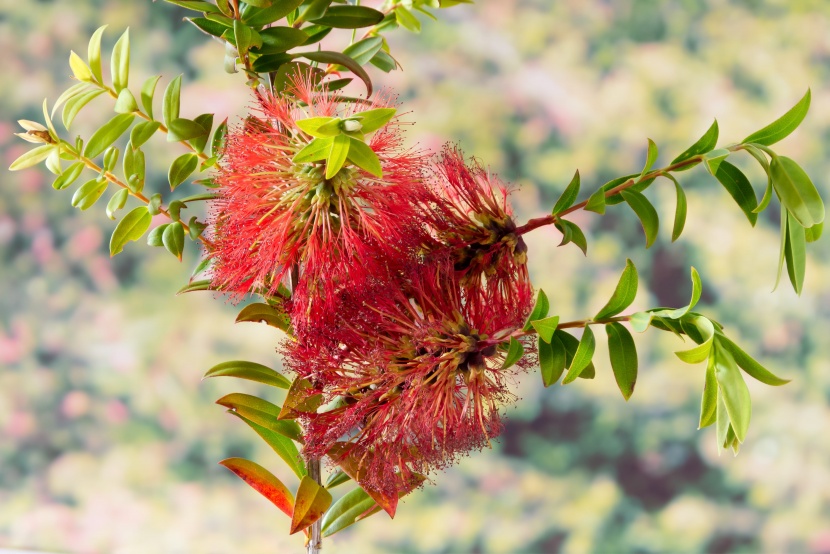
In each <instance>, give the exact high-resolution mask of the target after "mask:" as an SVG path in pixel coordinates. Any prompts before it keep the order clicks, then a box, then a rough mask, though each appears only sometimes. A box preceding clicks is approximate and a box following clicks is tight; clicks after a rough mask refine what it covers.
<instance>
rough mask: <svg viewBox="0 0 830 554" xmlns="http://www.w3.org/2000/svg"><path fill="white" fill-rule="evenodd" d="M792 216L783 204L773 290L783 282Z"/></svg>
mask: <svg viewBox="0 0 830 554" xmlns="http://www.w3.org/2000/svg"><path fill="white" fill-rule="evenodd" d="M790 217H792V216H791V215H790V213H789V212H788V211H787V208H785V207H784V206H781V241H780V242H781V246H780V249H779V254H778V273H777V274H776V276H775V286H774V287H772V290H775V289H777V288H778V284H779V283H780V282H781V271H782V270H783V269H784V258H785V256H786V253H787V242H788V241H789V220H790Z"/></svg>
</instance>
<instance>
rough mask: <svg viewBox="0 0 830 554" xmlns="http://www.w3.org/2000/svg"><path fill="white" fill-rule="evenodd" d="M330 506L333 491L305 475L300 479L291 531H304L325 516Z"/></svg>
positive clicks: (291, 532) (292, 532)
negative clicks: (330, 491)
mask: <svg viewBox="0 0 830 554" xmlns="http://www.w3.org/2000/svg"><path fill="white" fill-rule="evenodd" d="M329 506H331V493H329V491H327V490H326V489H325V488H323V487H321V486H320V485H318V484H317V483H316V482H315V481H314V479H312V478H311V477H308V476H305V477H303V480H302V481H300V488H299V489H297V498H296V500H295V501H294V513H293V515H292V517H291V530H290V531H289V533H290V534H291V535H293V534H294V533H296V532H298V531H302V530H303V529H305V528H306V527H308V526H309V525H311V524H312V523H314V522H315V521H317V520H318V519H320V518H321V517H323V514H324V513H326V510H328V508H329Z"/></svg>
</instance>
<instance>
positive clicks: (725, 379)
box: [714, 347, 752, 442]
mask: <svg viewBox="0 0 830 554" xmlns="http://www.w3.org/2000/svg"><path fill="white" fill-rule="evenodd" d="M714 356H715V377H716V378H717V380H718V386H719V389H720V396H722V397H723V402H724V405H725V407H726V412H727V413H728V414H729V422H730V424H731V425H732V429H733V430H734V432H735V437H736V438H737V439H738V442H744V440H745V439H746V432H747V430H748V429H749V420H750V417H751V416H752V401H751V400H750V398H749V389H748V388H747V386H746V382H744V378H743V376H742V375H741V372H740V371H739V370H738V365H737V364H736V363H735V359H734V358H733V357H732V354H730V353H729V352H728V351H727V350H725V349H723V348H717V347H716V348H715V350H714Z"/></svg>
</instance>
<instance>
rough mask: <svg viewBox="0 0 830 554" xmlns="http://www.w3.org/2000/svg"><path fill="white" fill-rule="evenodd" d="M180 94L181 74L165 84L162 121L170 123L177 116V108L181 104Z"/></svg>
mask: <svg viewBox="0 0 830 554" xmlns="http://www.w3.org/2000/svg"><path fill="white" fill-rule="evenodd" d="M181 94H182V76H181V75H179V76H177V77H176V78H175V79H173V80H172V81H170V84H169V85H167V88H166V89H164V101H163V102H162V116H163V117H164V123H166V124H167V125H170V122H171V121H173V120H175V119H178V118H179V109H180V105H181Z"/></svg>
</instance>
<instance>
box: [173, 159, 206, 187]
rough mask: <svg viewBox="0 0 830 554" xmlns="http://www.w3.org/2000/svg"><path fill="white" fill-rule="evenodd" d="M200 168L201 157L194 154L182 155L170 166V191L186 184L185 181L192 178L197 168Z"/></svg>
mask: <svg viewBox="0 0 830 554" xmlns="http://www.w3.org/2000/svg"><path fill="white" fill-rule="evenodd" d="M198 166H199V157H198V156H197V155H196V154H194V153H192V152H188V153H187V154H182V155H181V156H179V157H178V158H176V159H175V160H173V163H172V164H171V165H170V169H169V170H168V172H167V180H168V181H169V182H170V190H175V189H176V187H178V186H179V185H181V184H182V183H184V182H185V180H186V179H187V178H188V177H190V176H191V175H192V174H193V172H194V171H196V168H197V167H198Z"/></svg>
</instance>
